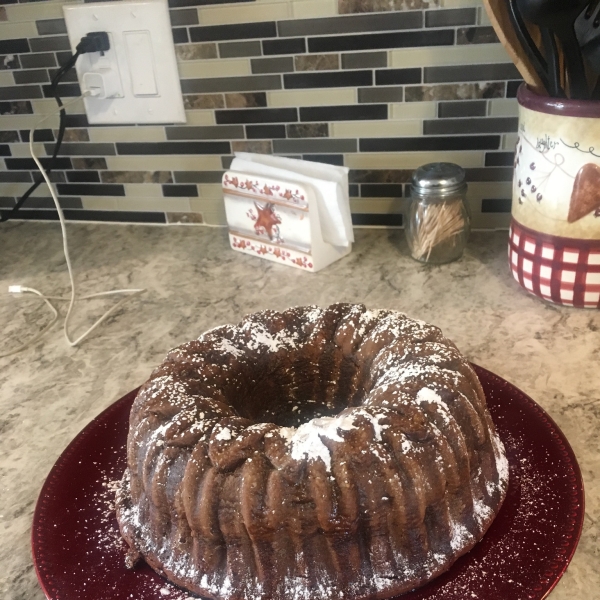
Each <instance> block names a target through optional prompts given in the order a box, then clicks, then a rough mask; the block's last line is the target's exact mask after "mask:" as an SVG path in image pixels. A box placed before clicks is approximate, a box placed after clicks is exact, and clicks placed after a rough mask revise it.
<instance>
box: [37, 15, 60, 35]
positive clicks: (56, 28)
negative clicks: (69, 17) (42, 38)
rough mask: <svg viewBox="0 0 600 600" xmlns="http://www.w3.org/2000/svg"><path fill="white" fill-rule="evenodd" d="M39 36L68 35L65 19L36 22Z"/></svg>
mask: <svg viewBox="0 0 600 600" xmlns="http://www.w3.org/2000/svg"><path fill="white" fill-rule="evenodd" d="M35 24H36V27H37V30H38V34H39V35H56V34H59V33H67V25H66V23H65V20H64V19H45V20H44V21H36V22H35Z"/></svg>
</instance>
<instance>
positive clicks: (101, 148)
mask: <svg viewBox="0 0 600 600" xmlns="http://www.w3.org/2000/svg"><path fill="white" fill-rule="evenodd" d="M44 146H45V148H46V152H47V153H48V154H52V152H53V151H54V144H44ZM60 153H61V155H64V156H114V155H115V154H116V152H115V146H114V144H105V143H90V144H86V143H78V142H73V143H65V144H63V145H62V146H61V147H60ZM92 168H93V167H92Z"/></svg>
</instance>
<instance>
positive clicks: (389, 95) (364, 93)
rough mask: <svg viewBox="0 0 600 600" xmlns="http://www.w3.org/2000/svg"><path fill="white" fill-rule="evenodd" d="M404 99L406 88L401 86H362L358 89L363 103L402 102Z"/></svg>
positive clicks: (360, 100) (359, 97)
mask: <svg viewBox="0 0 600 600" xmlns="http://www.w3.org/2000/svg"><path fill="white" fill-rule="evenodd" d="M403 99H404V90H403V88H401V87H376V88H360V89H359V90H358V101H359V102H360V103H361V104H369V103H371V104H373V103H378V102H402V100H403Z"/></svg>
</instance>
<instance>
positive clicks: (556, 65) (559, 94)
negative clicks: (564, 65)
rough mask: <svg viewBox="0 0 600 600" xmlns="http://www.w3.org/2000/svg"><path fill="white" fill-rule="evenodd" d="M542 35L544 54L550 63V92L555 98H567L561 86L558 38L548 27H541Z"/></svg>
mask: <svg viewBox="0 0 600 600" xmlns="http://www.w3.org/2000/svg"><path fill="white" fill-rule="evenodd" d="M540 33H541V34H542V44H544V52H545V54H546V61H547V62H548V80H549V82H550V89H549V90H548V92H549V93H550V96H552V97H553V98H566V97H567V95H566V94H565V91H564V90H563V89H562V87H561V85H560V59H559V56H558V47H557V45H556V38H555V37H554V34H553V33H552V32H551V31H550V30H549V29H548V28H547V27H540Z"/></svg>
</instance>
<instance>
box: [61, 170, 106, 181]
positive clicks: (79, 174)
mask: <svg viewBox="0 0 600 600" xmlns="http://www.w3.org/2000/svg"><path fill="white" fill-rule="evenodd" d="M66 175H67V181H69V182H71V183H100V175H99V173H98V171H67V172H66Z"/></svg>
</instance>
